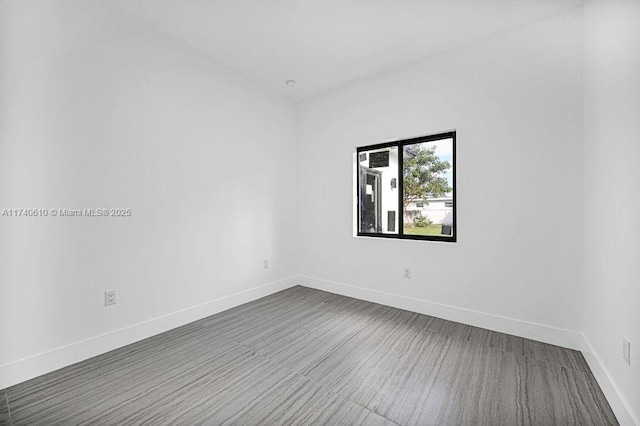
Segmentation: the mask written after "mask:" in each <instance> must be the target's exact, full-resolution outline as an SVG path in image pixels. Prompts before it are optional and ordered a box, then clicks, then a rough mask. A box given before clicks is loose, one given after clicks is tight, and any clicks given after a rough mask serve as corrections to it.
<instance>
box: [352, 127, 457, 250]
mask: <svg viewBox="0 0 640 426" xmlns="http://www.w3.org/2000/svg"><path fill="white" fill-rule="evenodd" d="M455 141H456V133H455V132H448V133H442V134H439V135H433V136H423V137H419V138H413V139H406V140H402V141H398V142H388V143H382V144H377V145H369V146H363V147H359V148H358V149H357V159H358V165H357V166H358V167H357V174H356V180H357V182H356V188H357V194H358V196H357V215H358V219H357V227H358V229H357V231H358V232H357V234H358V235H359V236H367V237H384V238H400V239H414V240H432V241H450V242H455V241H456V237H457V236H456V209H455V207H456V202H455V194H456V191H455ZM398 212H400V213H398Z"/></svg>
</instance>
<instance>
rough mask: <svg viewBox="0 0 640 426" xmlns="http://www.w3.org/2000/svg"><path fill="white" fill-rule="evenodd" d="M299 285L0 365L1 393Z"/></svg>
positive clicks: (268, 287)
mask: <svg viewBox="0 0 640 426" xmlns="http://www.w3.org/2000/svg"><path fill="white" fill-rule="evenodd" d="M298 283H299V282H298V279H297V277H289V278H285V279H282V280H279V281H274V282H271V283H268V284H264V285H261V286H258V287H254V288H251V289H248V290H244V291H241V292H238V293H234V294H230V295H228V296H223V297H220V298H218V299H214V300H210V301H208V302H205V303H202V304H200V305H196V306H192V307H189V308H186V309H182V310H180V311H177V312H173V313H170V314H167V315H163V316H160V317H157V318H153V319H150V320H147V321H144V322H140V323H137V324H133V325H131V326H128V327H124V328H121V329H118V330H114V331H111V332H109V333H105V334H101V335H99V336H95V337H91V338H89V339H85V340H82V341H79V342H75V343H72V344H70V345H66V346H63V347H60V348H56V349H53V350H50V351H47V352H43V353H40V354H37V355H33V356H30V357H28V358H23V359H19V360H17V361H13V362H10V363H8V364H4V365H0V389H4V388H8V387H10V386H13V385H16V384H18V383H22V382H25V381H27V380H30V379H33V378H35V377H38V376H41V375H43V374H46V373H49V372H51V371H55V370H58V369H60V368H63V367H66V366H69V365H72V364H75V363H77V362H80V361H83V360H85V359H88V358H91V357H94V356H96V355H100V354H103V353H106V352H109V351H111V350H114V349H117V348H121V347H123V346H126V345H129V344H131V343H135V342H138V341H140V340H143V339H146V338H148V337H151V336H154V335H156V334H159V333H163V332H165V331H168V330H171V329H173V328H176V327H180V326H182V325H185V324H188V323H190V322H193V321H197V320H199V319H202V318H206V317H208V316H210V315H214V314H217V313H219V312H222V311H226V310H227V309H231V308H234V307H236V306H239V305H242V304H244V303H247V302H251V301H253V300H256V299H259V298H261V297H264V296H268V295H270V294H273V293H276V292H278V291H281V290H285V289H287V288H289V287H293V286H295V285H297V284H298Z"/></svg>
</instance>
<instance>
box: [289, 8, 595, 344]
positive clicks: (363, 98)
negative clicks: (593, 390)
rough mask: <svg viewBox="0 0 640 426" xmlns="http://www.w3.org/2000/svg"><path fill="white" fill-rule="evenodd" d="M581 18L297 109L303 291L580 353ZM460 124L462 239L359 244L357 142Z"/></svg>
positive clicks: (478, 46) (566, 18)
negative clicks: (390, 304)
mask: <svg viewBox="0 0 640 426" xmlns="http://www.w3.org/2000/svg"><path fill="white" fill-rule="evenodd" d="M581 22H582V20H581V10H576V11H573V12H570V13H566V14H563V15H561V16H558V17H555V18H552V19H549V20H544V21H541V22H537V23H536V24H533V25H529V26H527V27H525V28H521V29H518V30H514V31H510V32H508V33H504V34H500V35H498V36H495V37H491V38H488V39H484V40H480V41H477V42H474V43H472V44H469V45H466V46H464V47H461V48H458V49H455V50H450V51H448V52H445V53H443V54H440V55H438V56H436V57H432V58H429V59H427V60H424V61H421V62H418V63H414V64H410V65H407V66H404V67H402V68H399V69H397V70H394V71H393V72H390V73H388V74H385V75H381V76H377V77H374V78H370V79H367V80H365V81H361V82H358V83H354V84H353V85H350V86H345V87H341V88H340V89H339V90H337V91H335V92H333V93H331V94H328V95H326V96H323V97H319V98H314V99H311V100H308V101H305V102H302V103H300V104H299V110H298V123H299V124H298V125H299V134H300V141H299V152H300V156H301V158H304V159H305V163H304V165H303V166H302V167H300V170H299V175H300V184H299V189H300V207H299V217H300V238H301V240H300V241H301V246H302V247H304V258H303V259H302V261H301V266H300V272H301V273H302V275H304V276H307V277H310V279H309V280H308V283H309V284H310V285H315V286H318V287H320V288H327V289H329V288H330V289H332V290H334V291H341V290H340V288H342V291H343V292H345V293H349V294H352V295H356V296H360V297H367V295H368V296H369V298H370V299H371V298H373V299H376V297H377V299H376V300H381V301H391V300H396V301H398V300H405V301H406V302H407V303H406V304H404V305H402V306H412V307H415V306H420V303H421V301H430V302H435V303H436V304H437V305H434V304H422V306H426V308H425V309H423V311H426V312H429V309H430V308H429V307H431V308H433V310H432V311H431V312H432V313H437V314H439V315H448V316H449V317H450V318H452V319H458V320H466V321H470V322H475V323H476V324H478V325H484V326H492V325H491V324H493V327H494V328H500V327H501V326H500V324H499V323H503V324H504V323H505V321H502V320H504V318H499V317H508V318H512V319H515V320H516V321H514V322H512V324H511V326H513V327H512V328H511V329H509V327H511V326H508V327H502V328H503V329H509V331H511V332H514V333H518V334H527V333H533V334H530V335H531V336H532V337H535V338H539V339H545V340H548V341H555V342H556V343H560V344H565V345H569V346H577V345H578V343H579V342H578V341H577V339H576V337H579V336H578V333H572V332H566V330H573V331H576V330H580V327H581V320H580V316H581V300H578V301H576V298H578V299H580V294H581V289H582V283H581V281H582V272H581V271H582V235H583V234H582V231H583V227H582V189H581V188H582V147H581V138H582V71H581V64H582V39H581V38H582V28H581ZM453 129H456V130H457V164H456V166H457V191H458V193H457V195H458V242H457V243H455V244H451V243H438V242H425V241H398V240H388V239H367V238H354V237H353V236H352V229H351V228H352V208H353V207H352V200H353V188H352V185H351V181H352V167H353V166H352V161H353V160H352V159H353V151H354V149H355V147H356V146H358V145H366V144H372V143H375V142H378V141H382V140H386V139H391V138H406V137H415V136H421V135H429V134H434V133H440V132H445V131H449V130H453ZM550 206H552V208H551V209H550V208H549V207H550ZM403 267H410V268H412V272H413V277H412V279H411V280H406V279H403V270H402V268H403ZM318 279H319V280H318ZM342 284H346V285H347V286H355V287H359V288H358V289H354V288H353V287H347V286H344V285H342ZM347 288H348V289H347ZM380 292H383V293H386V294H383V293H380ZM389 294H390V295H389ZM375 295H377V296H375ZM395 296H401V298H400V299H399V298H396V297H395ZM385 298H386V299H385ZM416 299H419V300H416ZM442 305H451V306H452V307H451V306H450V307H447V306H444V307H443V306H442ZM449 308H450V309H449ZM459 308H462V309H459ZM465 309H466V310H467V311H465ZM468 310H472V311H479V312H480V313H478V312H470V311H468ZM481 313H487V314H490V315H489V316H484V318H485V319H484V320H483V319H482V318H483V315H482V314H481ZM472 317H473V318H472ZM489 317H490V318H491V319H489ZM476 320H477V321H476ZM485 320H486V321H485ZM506 321H507V322H509V321H508V320H506ZM532 323H535V324H532ZM539 325H542V326H541V327H539ZM529 326H531V327H529ZM545 326H548V327H545ZM532 330H534V331H532ZM535 330H538V331H535ZM540 330H542V331H540ZM536 333H537V334H536Z"/></svg>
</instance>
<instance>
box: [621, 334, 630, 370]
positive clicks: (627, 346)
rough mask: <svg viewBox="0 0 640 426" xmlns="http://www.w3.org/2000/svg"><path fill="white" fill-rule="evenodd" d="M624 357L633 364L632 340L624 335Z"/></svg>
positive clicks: (628, 362)
mask: <svg viewBox="0 0 640 426" xmlns="http://www.w3.org/2000/svg"><path fill="white" fill-rule="evenodd" d="M622 359H624V361H625V362H626V363H627V364H629V365H631V342H630V341H628V340H627V339H625V338H624V337H623V338H622Z"/></svg>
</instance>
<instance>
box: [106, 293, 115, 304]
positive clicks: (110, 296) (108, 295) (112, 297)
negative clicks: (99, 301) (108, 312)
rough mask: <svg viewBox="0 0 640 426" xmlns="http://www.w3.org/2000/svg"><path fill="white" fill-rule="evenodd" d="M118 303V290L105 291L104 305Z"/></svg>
mask: <svg viewBox="0 0 640 426" xmlns="http://www.w3.org/2000/svg"><path fill="white" fill-rule="evenodd" d="M115 304H116V291H115V290H111V291H105V292H104V306H109V305H115Z"/></svg>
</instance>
